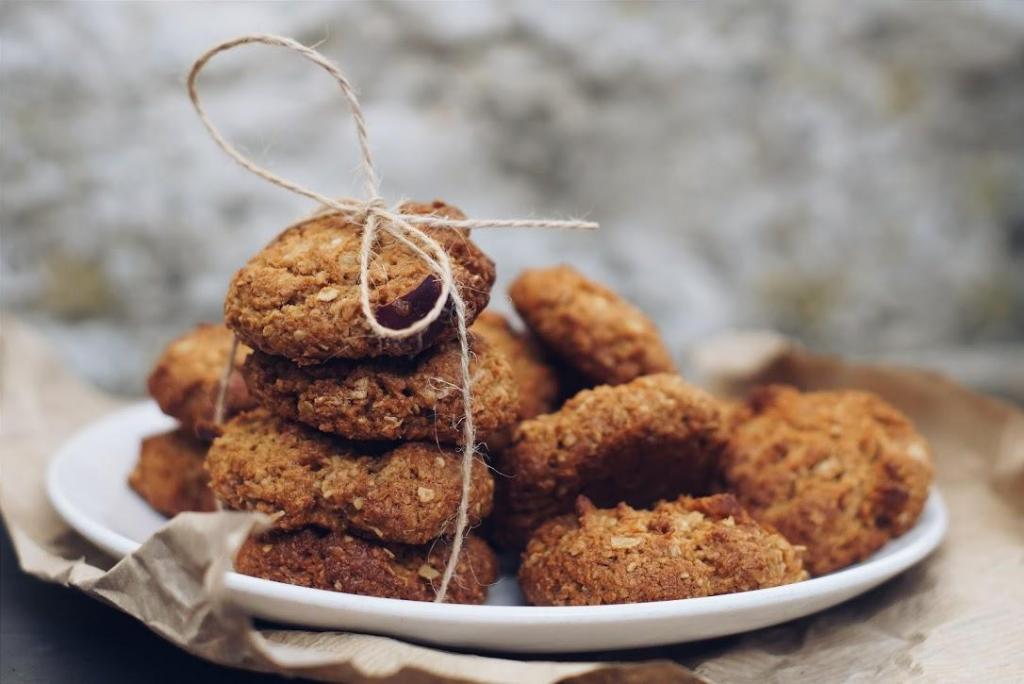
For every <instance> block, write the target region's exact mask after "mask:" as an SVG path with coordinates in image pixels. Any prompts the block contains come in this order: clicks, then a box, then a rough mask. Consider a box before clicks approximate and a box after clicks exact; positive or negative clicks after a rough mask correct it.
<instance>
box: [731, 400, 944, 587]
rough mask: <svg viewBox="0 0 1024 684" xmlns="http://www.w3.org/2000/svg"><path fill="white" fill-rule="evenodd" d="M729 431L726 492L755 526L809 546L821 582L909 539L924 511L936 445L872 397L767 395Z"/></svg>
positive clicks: (741, 412) (743, 410) (750, 403)
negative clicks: (758, 523)
mask: <svg viewBox="0 0 1024 684" xmlns="http://www.w3.org/2000/svg"><path fill="white" fill-rule="evenodd" d="M730 423H731V444H730V448H729V450H728V452H727V454H726V456H725V457H724V458H723V469H722V472H723V478H724V483H723V486H724V487H725V488H726V489H728V490H729V491H731V492H734V493H735V494H736V497H737V498H738V499H739V501H740V503H741V504H743V506H744V507H745V508H746V509H747V510H749V511H750V513H751V515H753V516H754V517H755V518H757V519H758V520H760V521H762V522H765V523H768V524H770V525H772V526H773V527H775V528H776V529H777V530H779V532H781V533H782V534H783V535H785V536H786V538H787V539H789V540H790V541H791V542H793V543H794V544H801V545H803V546H806V547H807V555H806V561H805V562H806V564H807V568H808V570H809V571H810V572H811V574H813V575H821V574H824V573H827V572H831V571H832V570H836V569H839V568H842V567H845V566H847V565H850V564H851V563H855V562H857V561H859V560H863V559H864V558H866V557H867V556H869V555H870V554H871V553H873V552H874V551H875V550H877V549H878V548H879V547H881V546H882V545H883V544H885V542H887V541H888V540H889V539H891V538H893V537H896V536H899V535H901V534H903V533H904V532H906V531H907V530H909V529H910V528H911V527H912V526H913V525H914V523H915V522H916V521H917V518H918V516H919V515H920V514H921V510H922V509H923V508H924V503H925V499H927V497H928V486H929V484H930V483H931V479H932V464H931V455H930V450H929V448H928V444H927V442H925V440H924V438H923V437H921V435H920V434H918V433H917V431H916V430H915V429H914V426H913V424H911V422H910V421H909V420H908V419H907V418H906V416H904V415H903V414H902V413H900V412H899V411H897V410H896V409H895V408H893V407H892V406H890V405H889V404H887V403H886V402H884V401H883V400H882V399H881V398H879V397H877V396H875V395H873V394H870V393H867V392H858V391H832V392H807V393H801V392H800V391H798V390H796V389H793V388H791V387H783V386H768V387H763V388H760V389H757V390H755V391H754V392H753V393H752V394H751V395H750V397H749V398H748V400H747V402H746V403H745V405H743V406H741V407H740V408H739V409H737V410H735V411H734V412H733V415H732V417H731V419H730Z"/></svg>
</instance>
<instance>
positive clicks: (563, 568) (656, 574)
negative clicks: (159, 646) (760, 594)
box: [519, 494, 807, 606]
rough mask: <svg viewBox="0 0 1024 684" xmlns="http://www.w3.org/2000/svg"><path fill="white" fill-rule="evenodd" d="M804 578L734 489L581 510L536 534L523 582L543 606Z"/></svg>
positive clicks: (786, 546) (660, 597)
mask: <svg viewBox="0 0 1024 684" xmlns="http://www.w3.org/2000/svg"><path fill="white" fill-rule="evenodd" d="M806 577H807V573H806V572H804V569H803V565H802V564H801V562H800V553H799V551H798V550H797V549H795V548H794V547H793V546H792V545H790V543H789V542H788V541H786V540H785V539H784V538H783V537H782V535H780V534H778V533H775V532H773V531H771V530H768V529H766V528H764V527H762V526H761V525H759V524H758V523H756V522H754V520H753V518H751V517H750V516H749V515H747V513H746V512H745V511H744V510H743V509H742V508H741V507H740V505H739V504H738V503H737V502H736V499H735V498H733V497H732V496H731V495H728V494H720V495H717V496H709V497H705V498H701V499H691V498H689V497H681V498H680V499H678V500H677V501H671V502H668V501H663V502H660V503H659V504H658V505H656V506H655V507H654V509H653V510H649V511H647V510H634V509H633V508H630V507H629V506H627V505H626V504H619V505H618V506H617V507H615V508H613V509H606V510H601V509H597V508H594V506H593V505H592V504H591V503H590V502H589V501H588V500H587V499H585V498H581V499H580V502H579V503H578V504H577V510H576V513H575V515H573V514H570V515H565V516H561V517H558V518H555V519H554V520H550V521H548V522H547V523H545V524H544V525H543V526H541V528H540V529H539V530H537V533H536V534H535V535H534V536H533V538H532V539H530V543H529V545H528V546H527V547H526V551H525V552H524V553H523V564H522V565H521V566H520V568H519V586H520V587H521V588H522V590H523V594H524V595H525V596H526V599H527V600H528V601H529V602H530V603H532V604H534V605H538V606H581V605H602V604H609V603H641V602H644V601H671V600H673V599H684V598H694V597H697V596H713V595H716V594H729V593H732V592H738V591H750V590H752V589H764V588H767V587H776V586H779V585H781V584H789V583H791V582H798V581H800V580H802V579H805V578H806Z"/></svg>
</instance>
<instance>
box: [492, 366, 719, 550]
mask: <svg viewBox="0 0 1024 684" xmlns="http://www.w3.org/2000/svg"><path fill="white" fill-rule="evenodd" d="M720 421H721V415H720V410H719V405H718V402H717V401H716V400H715V399H714V398H712V397H711V396H710V395H708V394H707V393H706V392H704V391H702V390H700V389H697V388H696V387H692V386H690V385H688V384H687V383H686V382H685V381H684V380H683V379H682V378H680V377H679V376H678V375H672V374H669V373H664V374H658V375H648V376H644V377H641V378H638V379H636V380H634V381H633V382H630V383H627V384H625V385H616V386H614V387H613V386H609V385H603V386H601V387H596V388H594V389H592V390H584V391H582V392H580V393H579V394H577V395H576V396H575V397H573V398H572V399H570V400H569V401H568V402H566V404H565V405H564V406H563V407H562V408H561V410H559V411H557V412H556V413H551V414H547V415H543V416H538V417H536V418H534V419H532V420H527V421H523V422H522V423H520V424H519V427H518V428H516V431H515V434H514V435H513V438H512V444H511V445H510V446H509V447H508V448H507V449H505V450H504V451H502V452H501V454H500V455H499V457H498V459H497V470H498V472H499V473H501V474H502V475H505V476H507V477H502V478H501V479H500V495H499V499H498V511H497V512H496V518H495V520H494V529H495V534H496V537H495V538H496V539H498V540H499V541H500V542H501V544H502V545H503V546H509V547H512V548H517V547H521V546H522V544H524V543H525V541H526V539H527V537H528V536H529V533H530V532H531V531H532V530H533V529H534V528H536V526H537V525H539V524H540V523H541V522H543V521H544V520H546V519H548V518H550V517H553V516H555V515H559V514H561V513H565V512H567V511H571V510H572V507H573V502H574V501H575V500H576V497H577V496H578V495H579V494H584V495H586V496H588V497H589V498H591V499H592V500H594V501H595V502H596V503H597V504H598V505H599V506H613V505H615V504H616V503H618V502H620V501H626V502H628V503H631V504H633V505H640V506H643V505H647V504H650V503H652V502H654V501H656V500H658V499H663V498H671V497H676V496H678V495H679V494H682V493H688V494H700V493H705V492H707V491H708V488H709V487H710V486H711V484H712V477H713V473H714V467H715V465H716V460H717V457H718V455H719V453H720V451H721V450H722V449H723V448H724V444H725V441H724V439H723V437H722V434H721V429H720V428H721V423H720Z"/></svg>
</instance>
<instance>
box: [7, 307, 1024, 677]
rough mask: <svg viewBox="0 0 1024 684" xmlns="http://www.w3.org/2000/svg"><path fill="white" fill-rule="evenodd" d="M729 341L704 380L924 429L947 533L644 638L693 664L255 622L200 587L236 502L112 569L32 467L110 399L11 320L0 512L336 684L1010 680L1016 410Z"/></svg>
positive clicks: (221, 644) (34, 566) (182, 519)
mask: <svg viewBox="0 0 1024 684" xmlns="http://www.w3.org/2000/svg"><path fill="white" fill-rule="evenodd" d="M745 339H748V338H734V339H733V340H732V342H731V343H729V344H725V343H720V344H716V345H713V347H712V349H711V351H712V352H717V355H716V353H711V354H702V355H699V356H698V367H699V368H700V369H701V370H703V372H704V373H705V376H706V377H705V380H706V381H707V382H709V383H711V384H713V385H714V386H715V387H717V388H718V389H719V390H729V391H738V390H742V389H743V388H745V387H746V386H748V385H749V384H750V383H751V382H753V381H762V380H771V381H788V382H792V383H794V384H797V385H800V386H803V387H807V388H824V387H840V386H857V387H863V388H867V389H871V390H873V391H876V392H879V393H880V394H882V395H883V396H885V397H887V398H888V399H890V400H891V401H893V402H894V403H895V404H897V405H898V406H900V407H901V408H903V409H904V410H906V411H908V413H910V415H911V416H912V417H913V418H914V419H915V421H916V422H917V424H918V426H919V427H920V428H921V429H922V430H923V431H924V433H925V434H926V435H927V436H928V438H929V439H930V440H931V442H932V446H933V448H934V451H935V455H936V465H937V472H938V485H939V486H940V487H941V488H942V490H943V493H944V495H945V497H946V500H947V503H948V505H949V508H950V517H951V521H950V533H949V536H948V538H947V540H946V542H945V544H944V545H943V547H942V548H941V549H940V550H939V552H937V553H936V554H935V555H934V556H933V557H932V558H930V559H929V560H928V561H926V562H924V563H922V564H921V565H919V566H917V567H915V568H914V569H912V570H910V571H908V572H906V573H904V574H903V575H902V576H900V577H899V578H897V579H895V580H893V581H890V582H888V583H886V584H885V585H883V586H882V587H881V588H879V589H876V590H875V591H872V592H870V593H868V594H867V595H865V596H862V597H860V598H858V599H855V600H853V601H850V602H848V603H846V604H844V605H842V606H839V607H837V608H834V609H831V610H828V611H825V612H823V613H820V614H818V615H815V616H811V617H808V618H804V619H801V620H797V621H795V622H791V623H788V624H786V625H782V626H779V627H775V628H770V629H765V630H760V631H758V632H754V633H752V634H749V635H742V636H738V637H730V638H726V639H721V640H716V641H714V642H709V643H706V644H697V645H691V646H686V647H684V648H682V649H675V650H674V649H668V648H667V649H657V650H654V651H653V653H654V654H655V655H660V654H673V655H675V656H676V657H677V658H679V659H681V660H682V661H683V663H684V664H685V665H687V666H689V667H691V668H693V670H694V672H695V673H696V675H694V674H691V673H690V672H688V671H687V670H686V669H685V668H683V667H682V666H680V665H679V664H677V663H673V662H670V661H667V660H657V661H647V662H640V663H635V664H628V663H626V664H623V663H619V664H616V663H596V662H571V661H570V662H547V661H545V662H541V661H522V660H515V659H502V658H494V657H481V656H474V655H464V654H457V653H450V652H446V651H442V650H436V649H431V648H426V647H422V646H415V645H411V644H407V643H404V642H401V641H398V640H394V639H389V638H385V637H378V636H368V635H360V634H341V633H333V632H309V631H303V630H292V629H281V630H262V631H261V630H254V629H253V628H252V626H251V624H250V621H249V620H248V618H247V617H246V616H244V615H241V614H239V613H237V612H235V611H233V610H232V609H231V608H230V607H229V606H223V605H220V604H219V603H218V602H217V601H216V600H215V599H214V598H213V597H215V596H217V595H218V592H216V590H215V589H216V586H215V584H216V580H217V578H218V577H219V576H221V570H222V567H223V562H224V558H226V557H228V556H229V551H230V549H231V547H232V546H233V544H234V543H237V541H238V540H240V539H241V538H242V537H243V536H244V535H245V533H246V532H247V531H248V529H249V528H250V526H251V525H252V524H253V518H252V517H251V516H248V515H242V514H233V513H219V514H203V515H197V514H192V515H183V516H178V517H177V518H176V519H175V520H173V521H171V522H170V523H169V524H168V525H167V526H166V527H165V528H164V529H163V530H162V531H161V532H159V533H158V534H157V535H155V536H154V537H153V538H152V539H150V540H149V541H148V542H147V543H146V544H144V545H143V547H142V548H141V549H140V550H139V551H138V552H137V553H135V554H132V556H129V557H128V558H125V559H123V560H122V561H120V562H118V563H116V564H113V563H112V561H110V560H109V559H108V558H106V557H105V556H104V555H103V554H102V553H100V552H99V551H97V550H96V549H95V548H93V547H91V546H90V545H89V544H88V543H87V542H85V541H84V540H83V539H81V538H80V537H78V536H77V535H76V534H75V533H74V532H72V531H71V530H70V529H69V528H68V527H67V526H66V525H65V524H64V523H63V522H62V521H61V520H60V519H59V518H58V516H57V515H56V513H55V512H54V511H53V509H52V508H51V507H50V505H49V503H48V501H47V499H46V496H45V493H44V489H43V476H44V470H45V466H46V462H47V460H48V459H49V457H50V455H51V454H52V453H53V451H54V449H55V448H56V447H57V446H58V445H59V443H60V442H61V441H63V440H64V439H65V438H67V437H68V436H69V435H70V434H71V433H72V432H73V431H74V430H76V429H77V428H79V427H81V426H82V425H83V424H85V423H86V422H88V421H89V420H92V419H94V418H95V417H97V416H99V415H101V414H103V413H105V412H107V411H109V410H111V409H113V408H115V407H116V406H117V402H116V401H114V400H112V399H110V398H109V397H105V396H102V395H100V394H98V393H96V392H93V391H91V390H89V389H87V388H86V387H84V386H83V385H82V384H81V383H79V382H77V381H75V380H74V379H72V378H70V377H69V376H68V375H67V374H66V372H65V371H63V370H62V369H61V368H60V366H59V364H58V363H57V362H56V361H55V360H54V358H53V357H52V355H51V354H50V353H49V352H47V351H46V350H45V347H44V345H43V344H42V343H41V342H40V340H39V338H38V337H37V336H35V335H34V334H32V333H31V332H30V331H28V330H26V329H25V328H24V326H22V325H20V324H18V323H16V322H15V321H13V320H11V319H10V318H7V319H6V320H4V321H3V341H2V344H3V354H4V360H3V361H4V362H3V387H2V393H3V396H2V412H3V415H2V432H0V509H2V512H3V516H4V519H5V522H6V524H7V527H8V530H9V531H10V534H11V537H12V540H13V542H14V545H15V549H16V551H17V554H18V558H19V561H20V563H21V566H22V568H23V569H25V571H26V572H30V573H32V574H33V575H35V576H37V577H39V578H41V579H43V580H46V581H50V582H59V583H62V584H65V585H68V586H72V587H75V588H77V589H79V590H81V591H84V592H85V593H87V594H89V595H91V596H94V597H96V598H99V599H101V600H103V601H106V602H108V603H110V604H111V605H113V606H115V607H117V608H118V609H120V610H122V611H124V612H126V613H128V614H130V615H133V616H134V617H136V618H138V619H139V620H140V621H141V622H142V623H143V624H145V625H146V626H148V627H149V628H150V629H152V630H153V631H155V632H157V633H158V634H160V635H161V636H163V637H164V638H166V639H167V640H168V641H171V642H172V643H175V644H177V645H178V646H180V647H182V648H184V649H186V650H188V651H189V652H191V653H193V654H195V655H197V656H200V657H203V658H207V659H209V660H211V661H214V662H218V663H222V664H227V665H232V666H236V667H243V668H249V669H252V670H260V671H268V672H278V673H281V674H287V675H290V676H303V677H309V678H313V679H318V680H322V681H337V682H342V681H344V682H368V681H374V682H377V681H416V682H433V681H472V682H478V681H487V682H491V681H499V682H551V681H558V680H566V679H572V680H573V681H600V682H611V681H631V682H641V681H658V682H668V681H681V682H686V681H701V678H707V679H710V680H714V681H721V682H726V681H729V682H731V681H758V682H774V681H779V682H782V681H785V682H792V681H815V682H817V681H835V680H840V679H843V680H845V679H850V678H863V679H870V680H873V681H874V680H877V681H902V680H906V679H910V678H919V679H921V680H923V681H936V680H950V681H956V680H963V679H967V678H969V679H972V680H975V681H1013V680H1019V678H1020V676H1021V673H1022V672H1024V660H1022V655H1021V654H1022V653H1024V627H1022V625H1024V619H1022V610H1021V606H1024V593H1022V588H1024V544H1022V541H1024V516H1022V513H1024V415H1022V414H1021V412H1020V411H1018V410H1016V409H1014V408H1012V407H1010V406H1007V405H1005V404H1002V403H999V402H997V401H994V400H991V399H987V398H984V397H981V396H978V395H976V394H973V393H971V392H969V391H967V390H965V389H963V388H962V387H959V386H957V385H955V384H953V383H951V382H949V381H947V380H944V379H942V378H940V377H938V376H935V375H931V374H928V373H923V372H919V371H910V370H905V369H893V368H879V367H874V366H863V365H852V364H847V363H843V362H841V361H838V360H835V359H827V358H822V357H817V356H814V355H811V354H809V353H807V352H806V351H803V350H800V349H797V348H794V347H791V346H790V345H788V344H786V343H784V342H782V341H780V340H779V339H778V338H760V342H759V343H758V344H754V345H750V344H747V343H746V342H745V341H744V340H745ZM765 339H768V340H769V341H770V344H765V343H764V342H765ZM723 350H725V351H726V352H727V353H724V354H723V353H722V351H723ZM705 351H707V350H705ZM166 588H173V591H167V590H165V589H166ZM651 652H652V651H648V652H646V653H648V654H650V653H651ZM622 657H629V658H631V659H632V658H634V657H635V656H632V655H631V654H624V655H623V656H622ZM697 675H699V677H698V676H697ZM577 678H578V679H577Z"/></svg>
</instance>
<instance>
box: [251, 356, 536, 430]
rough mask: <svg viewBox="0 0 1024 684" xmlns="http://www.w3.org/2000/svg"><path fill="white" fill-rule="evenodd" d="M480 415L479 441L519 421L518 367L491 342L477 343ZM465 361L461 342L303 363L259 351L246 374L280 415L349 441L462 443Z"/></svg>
mask: <svg viewBox="0 0 1024 684" xmlns="http://www.w3.org/2000/svg"><path fill="white" fill-rule="evenodd" d="M470 348H471V350H472V354H473V356H472V358H471V361H470V373H471V376H472V378H473V385H472V387H473V417H474V419H475V425H476V430H477V437H478V438H479V439H481V440H483V439H486V438H487V437H488V436H489V435H490V434H492V433H494V432H497V431H501V430H504V429H505V428H507V427H508V426H509V425H511V424H512V423H513V422H514V421H515V418H516V410H517V407H518V398H517V394H516V386H515V382H514V380H513V379H512V369H511V368H510V367H509V365H508V362H507V361H506V360H505V358H504V357H503V356H502V355H501V354H500V353H498V352H496V351H494V350H492V349H491V347H490V346H489V345H488V344H487V342H486V341H485V340H483V339H474V340H473V341H472V344H471V347H470ZM461 362H462V356H461V354H460V353H459V344H458V342H457V341H450V342H444V343H442V344H441V345H439V346H438V347H435V348H433V349H428V350H427V351H425V352H423V353H422V354H420V355H419V356H416V357H413V358H411V359H407V358H380V359H373V360H368V361H363V362H358V363H357V362H353V361H346V360H343V359H338V360H336V361H328V362H326V363H322V364H319V365H316V366H297V365H296V364H294V363H292V362H291V361H289V360H288V359H286V358H284V357H282V356H269V355H267V354H264V353H262V352H255V353H254V354H252V356H250V357H249V358H248V359H247V360H246V362H245V366H244V367H243V368H242V374H243V375H244V376H245V381H246V384H247V385H248V386H249V389H250V391H251V392H252V393H253V395H254V396H255V397H256V398H257V399H258V400H259V401H260V403H261V404H262V405H263V406H265V407H266V408H268V409H270V410H271V411H273V412H274V413H276V414H278V415H281V416H285V417H287V418H292V419H295V420H299V421H302V422H303V423H306V424H307V425H311V426H313V427H315V428H317V429H318V430H322V431H324V432H333V433H335V434H339V435H342V436H344V437H347V438H349V439H379V440H384V439H389V440H399V439H401V440H425V441H429V442H434V441H437V442H441V443H443V444H458V443H460V442H461V441H462V427H463V426H462V422H463V421H462V418H463V415H464V413H463V406H462V392H461V390H460V388H461V386H462V373H461Z"/></svg>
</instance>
